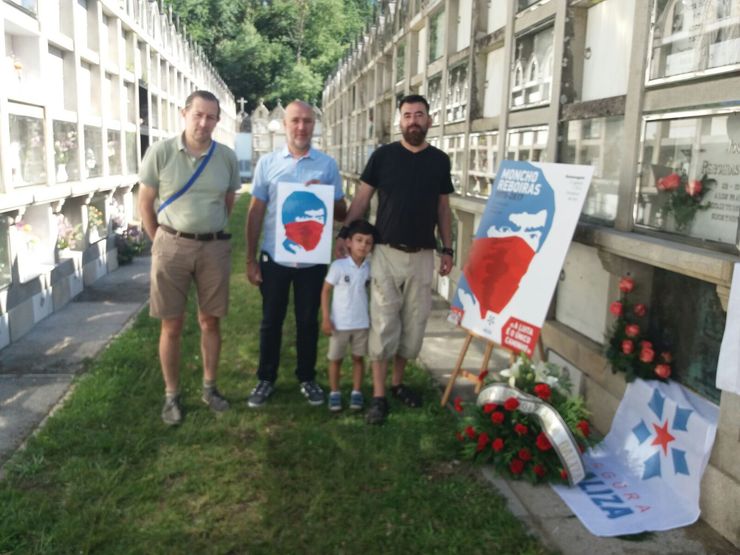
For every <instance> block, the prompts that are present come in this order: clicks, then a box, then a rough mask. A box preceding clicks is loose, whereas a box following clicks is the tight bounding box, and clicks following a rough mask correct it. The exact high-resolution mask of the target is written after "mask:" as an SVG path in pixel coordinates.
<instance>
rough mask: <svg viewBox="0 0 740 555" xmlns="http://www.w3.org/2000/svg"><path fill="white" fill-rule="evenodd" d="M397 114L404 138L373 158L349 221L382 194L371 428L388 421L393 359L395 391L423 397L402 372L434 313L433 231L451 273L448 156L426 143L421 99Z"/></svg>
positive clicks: (411, 399) (409, 399)
mask: <svg viewBox="0 0 740 555" xmlns="http://www.w3.org/2000/svg"><path fill="white" fill-rule="evenodd" d="M398 109H399V111H400V112H401V122H400V127H401V134H402V139H401V140H400V141H399V142H396V143H391V144H389V145H384V146H381V147H379V148H378V149H377V150H376V151H375V152H374V153H373V155H372V156H371V157H370V160H368V163H367V166H365V170H364V171H363V172H362V176H361V177H360V179H361V183H360V186H359V188H358V190H357V193H356V195H355V198H354V199H353V200H352V205H351V206H350V208H349V212H348V213H347V218H346V221H347V222H348V223H351V222H352V221H354V220H356V219H357V218H360V217H362V216H363V215H364V214H365V211H366V210H367V208H368V206H369V205H370V200H371V198H372V196H373V195H374V194H375V192H376V191H377V193H378V211H377V216H376V221H375V226H376V228H377V230H378V233H379V236H380V237H379V241H378V243H377V244H376V246H375V250H374V252H373V257H372V263H371V274H372V284H371V298H370V339H369V353H370V360H371V361H372V369H373V400H372V403H371V405H370V408H369V410H368V412H367V415H366V419H367V421H368V423H371V424H382V423H383V422H384V421H385V418H386V416H387V414H388V403H387V401H386V398H385V378H386V375H387V373H388V360H389V359H391V358H392V359H393V375H392V378H391V393H392V394H393V395H394V396H395V397H397V398H398V399H400V400H401V401H402V402H403V403H405V404H406V405H408V406H411V407H418V406H420V405H421V398H420V397H419V395H418V394H417V393H416V392H414V391H412V390H411V389H410V388H409V387H408V386H407V385H405V384H404V383H403V374H404V370H405V368H406V361H407V360H409V359H413V358H416V356H417V355H418V354H419V351H420V350H421V344H422V341H423V339H424V328H425V327H426V322H427V318H428V317H429V312H430V309H431V304H432V277H433V273H434V249H435V247H436V244H437V242H436V239H435V236H434V229H435V227H436V228H438V229H439V235H440V238H441V240H442V246H443V248H442V253H441V254H442V256H441V262H440V267H439V275H441V276H446V275H447V274H449V273H450V270H451V269H452V254H453V252H452V234H451V221H452V214H451V212H450V202H449V194H450V193H452V192H453V191H454V189H453V187H452V181H451V179H450V159H449V157H448V156H447V155H446V154H445V153H444V152H442V151H441V150H439V149H437V148H434V147H433V146H431V145H430V144H429V143H427V142H426V134H427V130H428V129H429V127H430V126H431V124H432V118H431V117H430V116H429V103H428V102H427V101H426V99H425V98H424V97H423V96H420V95H409V96H406V97H404V98H402V99H401V101H400V102H399V106H398ZM342 229H343V230H344V229H345V228H342ZM341 236H342V233H341V232H340V237H341ZM342 243H343V241H339V242H338V246H337V250H338V251H342V250H343V245H342Z"/></svg>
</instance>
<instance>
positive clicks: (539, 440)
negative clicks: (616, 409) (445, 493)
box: [454, 355, 596, 483]
mask: <svg viewBox="0 0 740 555" xmlns="http://www.w3.org/2000/svg"><path fill="white" fill-rule="evenodd" d="M506 379H508V385H509V386H511V387H514V388H516V389H518V390H520V391H522V392H523V393H526V394H529V395H532V396H534V397H537V398H539V399H540V400H541V401H542V402H545V403H548V404H549V405H550V406H552V407H553V408H554V409H555V410H556V411H557V412H558V413H559V415H560V417H561V418H562V419H563V421H564V422H565V424H566V426H567V427H568V429H569V430H570V433H571V435H572V436H573V438H574V439H575V440H576V443H577V446H578V449H579V450H580V451H581V452H583V451H585V449H586V448H587V447H589V446H590V445H593V444H594V443H596V441H594V438H593V436H592V435H591V427H590V426H589V423H588V420H587V417H588V412H587V411H586V408H585V405H584V402H583V399H582V398H580V397H572V396H569V393H570V388H571V384H570V380H569V376H568V373H567V371H566V370H563V369H561V368H559V367H558V366H556V365H554V364H549V363H542V362H538V363H534V362H532V361H531V360H530V359H529V358H527V357H526V356H525V355H521V356H520V358H519V359H517V361H516V363H515V364H514V365H513V366H512V367H511V368H508V369H506V370H504V371H502V372H500V373H498V375H497V376H496V374H494V375H493V377H492V378H489V379H488V380H487V381H486V383H487V384H489V385H490V384H492V383H497V382H498V383H500V382H501V381H504V380H506ZM454 406H455V410H456V411H457V412H458V413H460V414H461V415H462V418H461V419H460V429H459V430H458V432H457V434H456V435H457V439H458V441H460V442H461V443H462V449H463V452H464V454H465V456H467V457H469V458H471V459H475V460H477V461H480V462H486V463H490V464H492V465H493V467H494V468H495V470H496V472H498V473H499V474H501V475H502V476H506V477H508V478H514V479H517V480H527V481H529V482H532V483H540V482H556V483H567V481H568V475H567V471H566V470H565V469H564V468H563V464H562V462H561V461H560V458H559V457H558V455H557V452H556V450H555V449H554V448H553V446H552V445H551V443H550V440H549V439H548V438H547V436H546V435H545V434H544V433H543V430H542V427H541V424H540V420H539V419H538V418H537V417H535V416H534V415H532V414H528V413H525V412H523V411H522V410H521V409H522V406H521V403H520V402H519V400H518V399H517V398H516V397H509V398H507V399H505V400H504V401H503V402H502V403H500V404H496V403H486V404H483V405H478V404H475V403H463V402H461V401H460V400H459V399H455V403H454Z"/></svg>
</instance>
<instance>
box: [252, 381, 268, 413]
mask: <svg viewBox="0 0 740 555" xmlns="http://www.w3.org/2000/svg"><path fill="white" fill-rule="evenodd" d="M273 391H275V385H274V384H273V383H272V382H268V381H267V380H260V381H259V382H257V385H256V386H255V387H254V389H253V390H252V393H250V394H249V399H247V405H249V406H250V407H252V408H253V409H254V408H257V407H261V406H262V405H264V404H265V402H266V401H267V398H268V397H269V396H270V395H272V392H273Z"/></svg>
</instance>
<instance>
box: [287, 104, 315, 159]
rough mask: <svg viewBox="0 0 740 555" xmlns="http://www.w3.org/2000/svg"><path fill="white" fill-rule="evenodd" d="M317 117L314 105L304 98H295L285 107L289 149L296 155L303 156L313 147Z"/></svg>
mask: <svg viewBox="0 0 740 555" xmlns="http://www.w3.org/2000/svg"><path fill="white" fill-rule="evenodd" d="M315 123H316V119H315V117H314V113H313V107H312V106H311V105H310V104H308V103H307V102H303V101H302V100H294V101H293V102H291V103H290V104H288V106H287V107H286V108H285V134H286V136H287V142H288V150H289V151H290V153H291V154H293V155H294V156H303V155H304V154H306V153H307V152H308V150H309V149H310V148H311V137H313V127H314V124H315Z"/></svg>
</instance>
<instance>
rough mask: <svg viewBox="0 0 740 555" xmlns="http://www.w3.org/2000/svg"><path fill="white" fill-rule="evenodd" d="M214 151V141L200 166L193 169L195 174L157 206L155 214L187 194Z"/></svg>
mask: <svg viewBox="0 0 740 555" xmlns="http://www.w3.org/2000/svg"><path fill="white" fill-rule="evenodd" d="M214 150H216V141H213V140H212V141H211V148H209V149H208V153H207V154H206V155H205V157H204V158H203V160H201V162H200V164H199V165H198V167H197V168H196V169H195V172H194V173H193V175H191V176H190V179H188V182H187V183H185V185H183V186H182V189H180V190H179V191H177V192H176V193H175V194H173V195H172V196H171V197H170V198H168V199H167V200H166V201H164V202H163V203H162V204H160V205H159V208H158V209H157V214H159V213H160V212H161V211H162V210H164V209H165V208H166V207H167V205H169V204H170V203H172V202H174V201H176V200H177V199H178V198H180V197H181V196H182V195H184V194H185V193H186V192H187V190H188V189H190V187H192V185H193V183H195V180H196V179H198V176H199V175H200V174H201V173H203V169H204V168H205V167H206V164H208V161H209V160H210V159H211V155H212V154H213V151H214Z"/></svg>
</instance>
